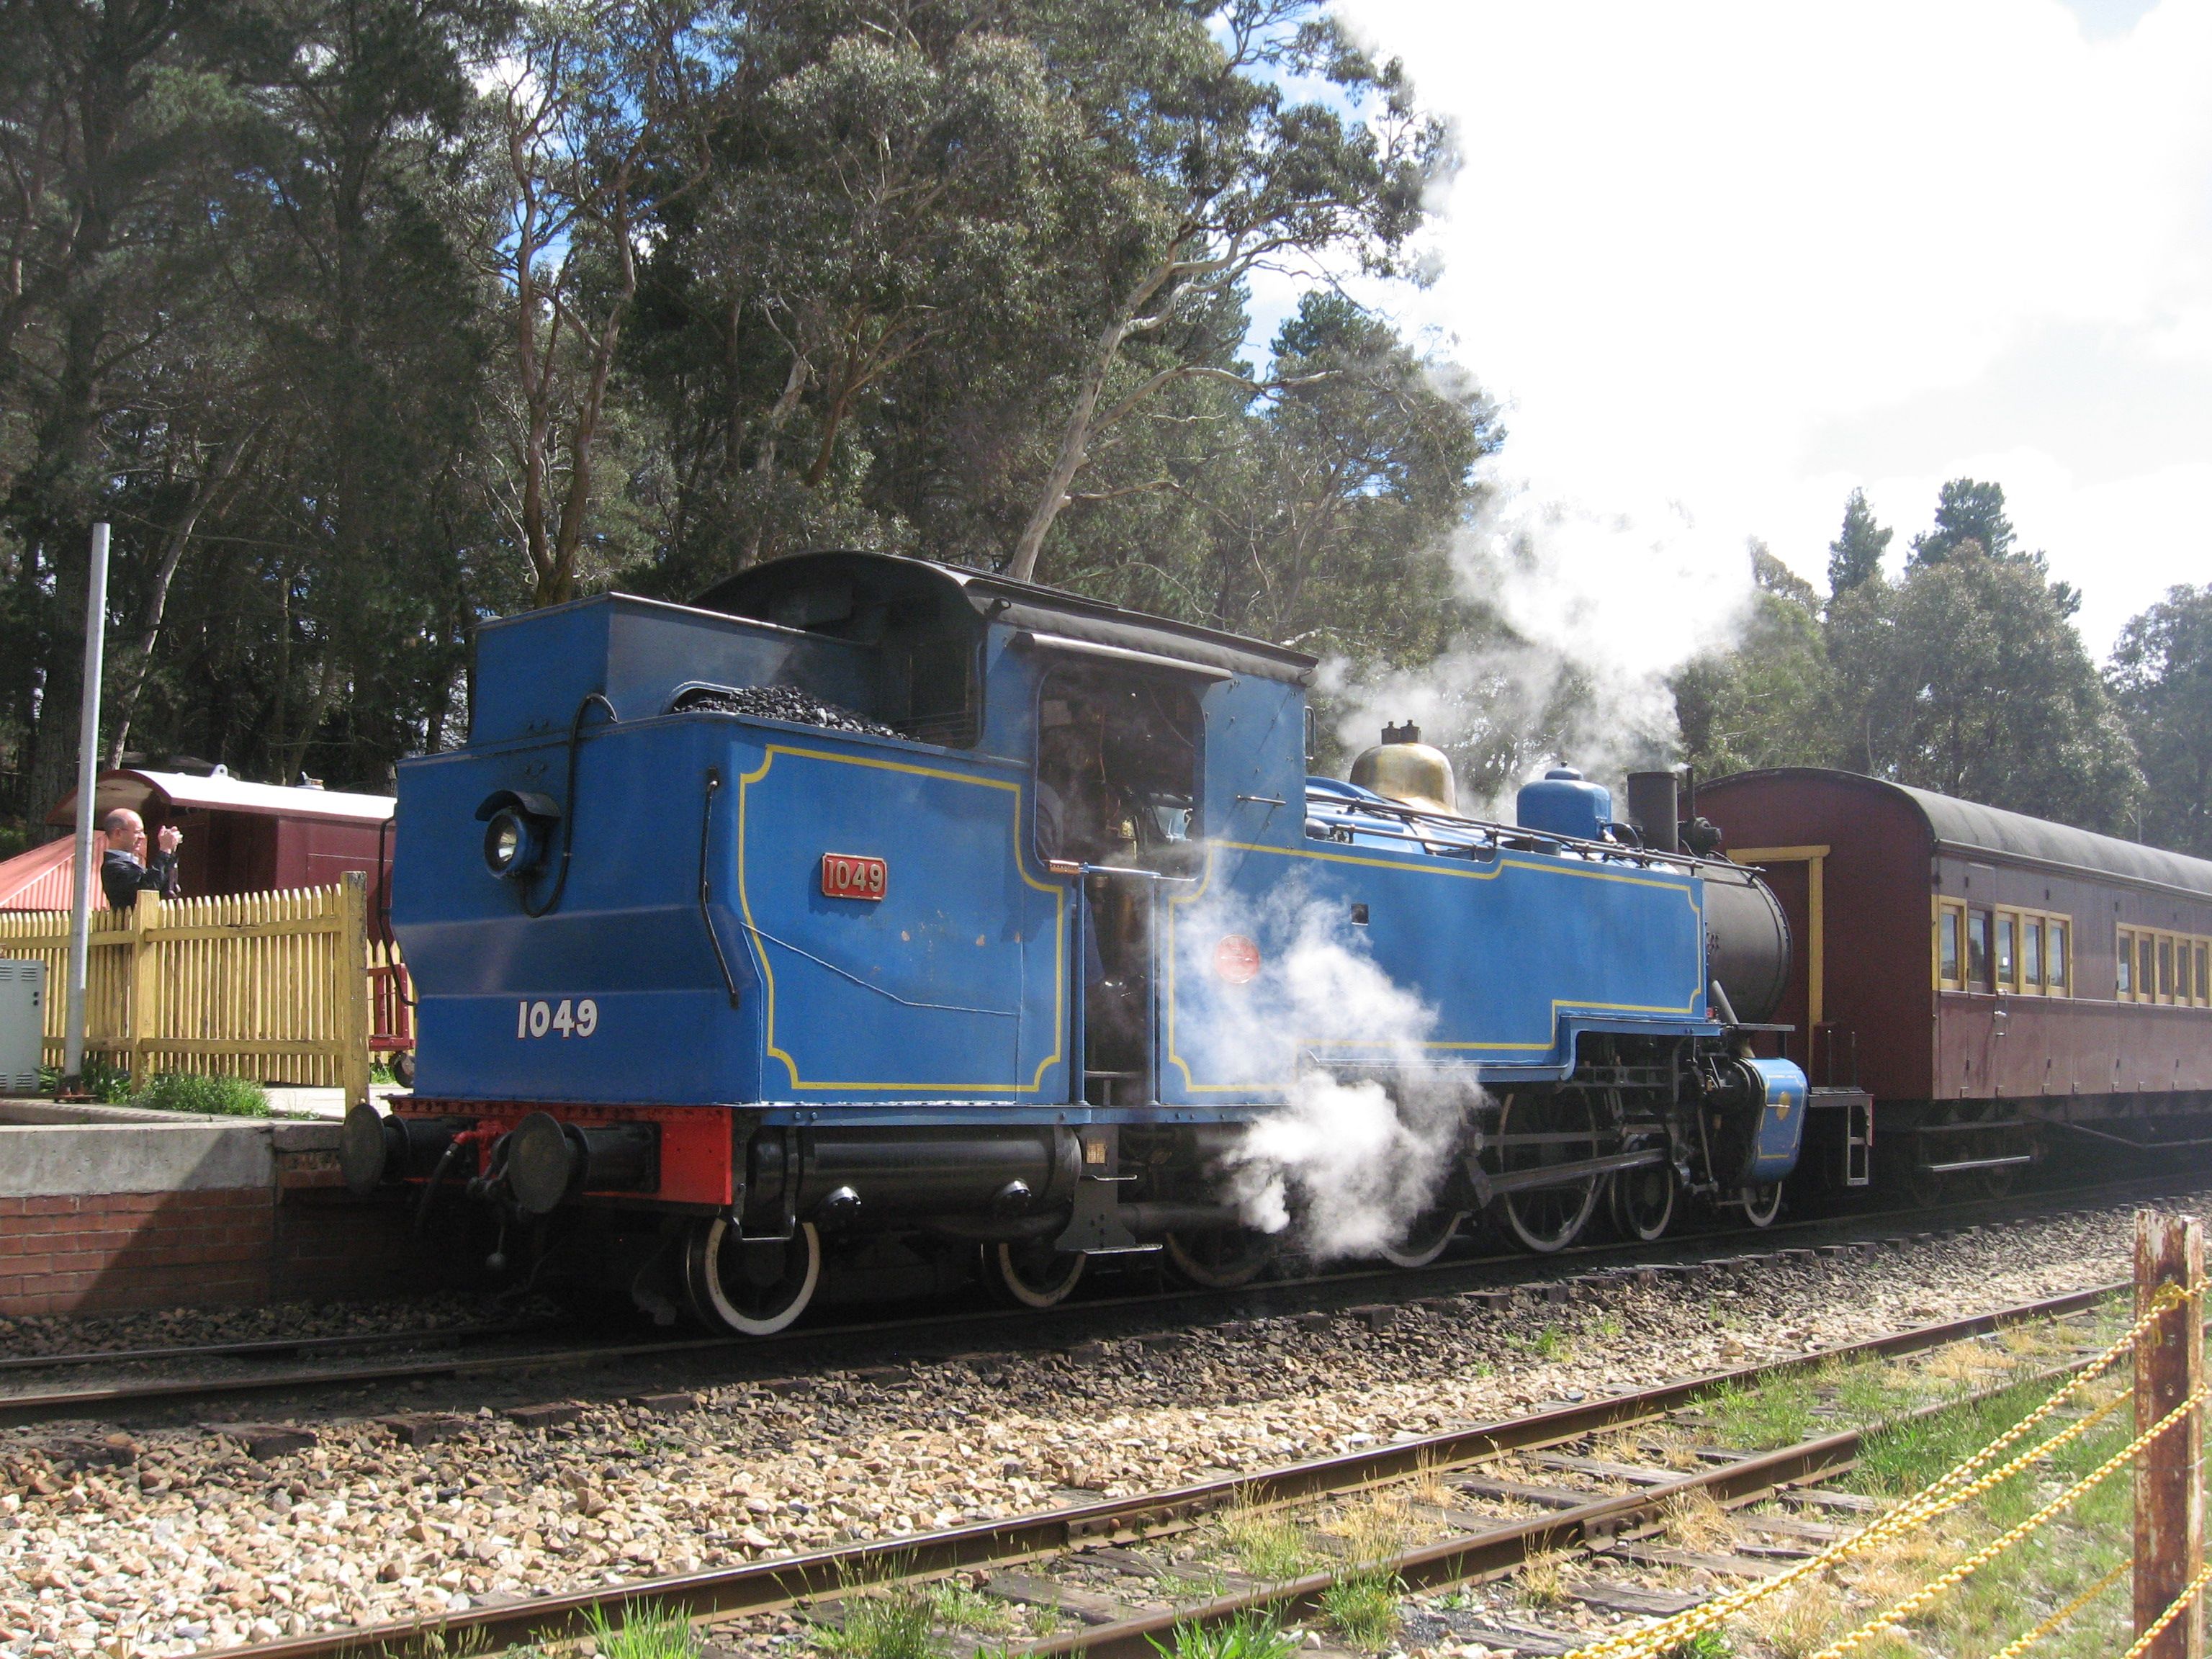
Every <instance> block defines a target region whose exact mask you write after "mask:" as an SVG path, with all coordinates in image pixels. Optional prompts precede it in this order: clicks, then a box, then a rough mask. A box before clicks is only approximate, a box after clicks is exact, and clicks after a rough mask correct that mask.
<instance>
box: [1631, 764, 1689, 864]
mask: <svg viewBox="0 0 2212 1659" xmlns="http://www.w3.org/2000/svg"><path fill="white" fill-rule="evenodd" d="M1676 782H1677V780H1676V779H1675V776H1674V774H1673V773H1672V772H1631V773H1630V774H1629V775H1628V821H1629V822H1630V823H1632V824H1634V825H1635V826H1636V833H1637V834H1638V835H1639V836H1643V837H1644V845H1645V846H1646V847H1649V848H1651V849H1652V850H1653V851H1654V852H1657V853H1678V852H1680V851H1681V848H1682V842H1681V836H1680V831H1679V829H1678V828H1677V826H1678V825H1679V824H1680V823H1681V806H1680V799H1679V798H1678V797H1677V795H1676V794H1675V787H1676Z"/></svg>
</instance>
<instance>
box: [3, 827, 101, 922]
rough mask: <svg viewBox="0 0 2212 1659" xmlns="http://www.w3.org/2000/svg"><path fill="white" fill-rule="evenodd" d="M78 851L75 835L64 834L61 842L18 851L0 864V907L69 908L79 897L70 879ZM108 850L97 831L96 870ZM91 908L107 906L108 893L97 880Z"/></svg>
mask: <svg viewBox="0 0 2212 1659" xmlns="http://www.w3.org/2000/svg"><path fill="white" fill-rule="evenodd" d="M106 850H107V837H106V836H104V835H102V834H101V833H100V831H99V830H97V829H95V830H94V831H93V832H92V863H93V867H94V869H95V870H97V869H98V868H99V867H100V854H103V853H105V852H106ZM75 852H76V838H75V837H74V836H63V837H62V838H61V839H60V840H59V841H50V842H47V843H46V845H45V846H44V847H33V848H32V849H31V850H30V851H29V852H27V853H18V854H16V855H15V857H14V858H12V859H9V860H7V861H6V862H5V863H0V910H66V909H68V908H70V905H71V904H72V903H73V902H75V901H76V883H75V882H73V881H71V880H70V877H71V876H72V875H74V874H75V873H76V872H75V871H74V870H73V869H72V868H71V867H70V855H71V854H74V853H75ZM92 908H94V909H95V910H105V909H106V908H107V895H106V894H105V893H103V892H101V891H100V883H99V882H98V881H96V880H95V881H94V883H93V884H92Z"/></svg>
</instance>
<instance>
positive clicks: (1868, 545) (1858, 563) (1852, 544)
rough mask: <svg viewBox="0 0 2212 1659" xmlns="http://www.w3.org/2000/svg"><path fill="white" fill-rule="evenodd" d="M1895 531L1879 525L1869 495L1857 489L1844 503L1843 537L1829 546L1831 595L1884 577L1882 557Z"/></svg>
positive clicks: (1829, 589) (1829, 590)
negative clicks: (1868, 501) (1877, 577)
mask: <svg viewBox="0 0 2212 1659" xmlns="http://www.w3.org/2000/svg"><path fill="white" fill-rule="evenodd" d="M1895 533H1896V532H1894V531H1892V530H1889V529H1887V528H1885V527H1884V526H1881V525H1879V524H1876V523H1875V517H1874V513H1873V511H1872V510H1871V509H1870V508H1869V507H1868V506H1867V498H1866V491H1865V490H1863V489H1854V490H1853V491H1851V498H1850V500H1849V501H1845V502H1844V531H1843V534H1841V535H1840V536H1838V537H1837V538H1836V539H1835V540H1833V541H1832V542H1830V543H1829V544H1828V592H1829V593H1830V594H1831V595H1835V594H1839V593H1848V592H1850V591H1851V589H1853V588H1854V587H1857V586H1860V585H1861V584H1862V583H1864V582H1869V581H1871V580H1874V579H1875V577H1876V576H1878V575H1880V574H1881V556H1882V555H1883V554H1884V553H1887V551H1888V550H1889V538H1891V537H1892V536H1893V535H1894V534H1895Z"/></svg>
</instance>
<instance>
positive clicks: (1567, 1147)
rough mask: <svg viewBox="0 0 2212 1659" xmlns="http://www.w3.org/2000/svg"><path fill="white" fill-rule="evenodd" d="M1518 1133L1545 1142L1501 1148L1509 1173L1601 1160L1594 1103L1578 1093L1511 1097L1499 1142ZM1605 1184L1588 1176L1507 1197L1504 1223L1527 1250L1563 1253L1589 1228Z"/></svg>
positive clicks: (1530, 1093)
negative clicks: (1600, 1185) (1601, 1187)
mask: <svg viewBox="0 0 2212 1659" xmlns="http://www.w3.org/2000/svg"><path fill="white" fill-rule="evenodd" d="M1515 1135H1541V1136H1543V1137H1545V1139H1542V1140H1541V1141H1540V1142H1538V1143H1537V1144H1535V1145H1534V1146H1528V1145H1523V1146H1511V1145H1510V1144H1509V1145H1504V1146H1500V1147H1499V1148H1498V1161H1499V1163H1500V1164H1502V1165H1503V1166H1504V1173H1505V1174H1507V1175H1517V1174H1519V1173H1521V1172H1522V1171H1523V1170H1540V1169H1543V1168H1546V1167H1547V1166H1548V1165H1551V1164H1574V1163H1578V1162H1580V1161H1581V1160H1582V1159H1583V1158H1595V1157H1596V1156H1597V1122H1596V1120H1595V1117H1594V1116H1593V1115H1592V1114H1591V1111H1590V1103H1589V1099H1588V1098H1587V1097H1585V1096H1583V1094H1581V1093H1580V1092H1579V1091H1559V1092H1556V1093H1539V1092H1537V1091H1534V1090H1531V1091H1526V1092H1523V1093H1521V1094H1514V1095H1508V1096H1506V1097H1505V1104H1504V1107H1503V1108H1502V1109H1500V1110H1499V1112H1498V1139H1499V1140H1500V1141H1510V1139H1511V1137H1513V1136H1515ZM1600 1182H1601V1177H1600V1176H1583V1178H1582V1179H1581V1180H1580V1181H1576V1182H1569V1183H1568V1184H1566V1185H1565V1186H1562V1187H1536V1188H1528V1189H1526V1190H1524V1191H1522V1192H1517V1193H1508V1194H1505V1196H1504V1199H1503V1200H1501V1201H1502V1202H1503V1204H1504V1207H1505V1225H1507V1226H1508V1227H1510V1228H1511V1229H1512V1231H1513V1236H1514V1237H1516V1238H1517V1239H1519V1240H1520V1241H1521V1243H1522V1246H1523V1247H1524V1248H1525V1249H1530V1250H1533V1251H1534V1252H1535V1253H1536V1254H1537V1255H1551V1254H1552V1253H1553V1251H1554V1250H1564V1249H1566V1248H1567V1246H1568V1245H1570V1244H1571V1243H1574V1242H1575V1240H1576V1239H1577V1238H1579V1237H1582V1231H1583V1228H1584V1227H1587V1226H1588V1225H1589V1218H1590V1214H1591V1212H1593V1211H1595V1209H1596V1208H1597V1189H1598V1187H1599V1184H1600Z"/></svg>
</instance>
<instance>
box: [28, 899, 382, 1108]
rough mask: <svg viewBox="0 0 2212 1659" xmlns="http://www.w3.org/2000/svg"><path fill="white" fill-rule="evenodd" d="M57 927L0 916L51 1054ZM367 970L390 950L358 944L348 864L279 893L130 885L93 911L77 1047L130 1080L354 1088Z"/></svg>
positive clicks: (64, 1011) (351, 1091) (60, 1001)
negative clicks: (32, 988) (28, 974)
mask: <svg viewBox="0 0 2212 1659" xmlns="http://www.w3.org/2000/svg"><path fill="white" fill-rule="evenodd" d="M69 925H70V919H69V915H68V914H67V913H66V912H64V911H58V910H35V911H24V912H21V913H18V914H14V915H9V914H0V957H36V958H42V959H43V960H44V961H45V962H46V983H47V985H48V987H50V988H51V990H52V994H51V995H49V996H48V997H47V998H46V1063H47V1064H48V1065H51V1066H58V1065H60V1064H61V1063H62V1058H63V1046H64V1037H65V1036H66V1035H67V1028H66V1021H67V1018H68V998H67V997H66V996H65V995H64V994H63V993H64V987H66V986H67V985H68V983H69ZM390 954H391V956H396V952H392V953H390ZM372 956H374V962H372ZM377 969H383V970H384V971H385V972H386V974H387V975H388V974H389V972H390V969H391V962H390V959H389V957H387V954H386V952H385V951H382V950H379V951H375V952H372V951H371V950H370V941H369V938H368V885H367V879H366V878H364V877H363V876H362V875H361V874H359V873H358V872H349V873H348V874H347V876H346V877H345V879H344V880H343V882H342V883H341V884H339V885H337V886H336V887H314V888H305V889H301V890H295V891H291V892H282V893H240V894H234V895H231V896H226V897H222V898H187V899H172V900H169V901H167V902H164V901H162V900H161V898H160V897H159V896H157V895H155V894H153V893H141V894H140V895H139V896H138V902H137V906H136V907H135V908H132V909H131V910H130V911H127V912H124V913H120V914H118V913H116V912H112V911H104V910H103V911H94V913H93V917H92V949H91V952H90V961H89V963H88V968H87V986H86V996H85V1007H86V1023H85V1048H86V1051H87V1052H88V1053H94V1054H108V1055H112V1056H115V1057H117V1058H118V1059H122V1058H127V1059H128V1060H129V1061H130V1065H131V1081H132V1083H133V1084H134V1085H138V1084H143V1083H144V1081H145V1080H146V1079H147V1078H148V1077H149V1076H150V1075H151V1074H152V1073H156V1072H203V1073H214V1074H217V1075H228V1076H234V1077H250V1078H256V1079H259V1080H261V1081H263V1082H264V1083H292V1084H306V1085H316V1086H320V1087H324V1088H328V1087H330V1086H331V1085H337V1086H338V1087H340V1088H343V1090H344V1091H345V1092H346V1098H347V1099H348V1100H349V1101H350V1100H365V1099H367V1098H368V1066H369V1039H370V1036H371V1025H370V993H371V985H372V980H373V979H374V976H375V972H376V970H377Z"/></svg>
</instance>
